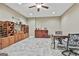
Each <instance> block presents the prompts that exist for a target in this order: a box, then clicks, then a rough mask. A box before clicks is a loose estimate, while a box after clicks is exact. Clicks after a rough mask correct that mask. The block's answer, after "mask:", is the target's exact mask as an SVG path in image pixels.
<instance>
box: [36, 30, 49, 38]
mask: <svg viewBox="0 0 79 59" xmlns="http://www.w3.org/2000/svg"><path fill="white" fill-rule="evenodd" d="M35 37H36V38H47V37H48V30H35Z"/></svg>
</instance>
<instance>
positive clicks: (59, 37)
mask: <svg viewBox="0 0 79 59" xmlns="http://www.w3.org/2000/svg"><path fill="white" fill-rule="evenodd" d="M52 37H53V39H54V49H55V40H56V39H57V40H59V42H60V44H62V39H65V38H68V36H65V35H52Z"/></svg>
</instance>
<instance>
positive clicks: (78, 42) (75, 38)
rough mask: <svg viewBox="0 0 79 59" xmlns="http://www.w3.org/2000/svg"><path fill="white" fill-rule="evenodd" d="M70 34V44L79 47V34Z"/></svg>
mask: <svg viewBox="0 0 79 59" xmlns="http://www.w3.org/2000/svg"><path fill="white" fill-rule="evenodd" d="M68 36H69V38H68V46H73V47H76V46H77V47H79V34H69V35H68Z"/></svg>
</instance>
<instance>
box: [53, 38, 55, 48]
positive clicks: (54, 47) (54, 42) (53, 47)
mask: <svg viewBox="0 0 79 59" xmlns="http://www.w3.org/2000/svg"><path fill="white" fill-rule="evenodd" d="M53 48H54V49H55V37H54V47H53Z"/></svg>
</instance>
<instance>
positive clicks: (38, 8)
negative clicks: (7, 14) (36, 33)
mask: <svg viewBox="0 0 79 59" xmlns="http://www.w3.org/2000/svg"><path fill="white" fill-rule="evenodd" d="M33 7H36V8H37V11H38V12H39V11H40V8H41V7H42V8H45V9H48V8H49V7H48V6H45V5H44V3H35V5H32V6H29V8H33Z"/></svg>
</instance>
